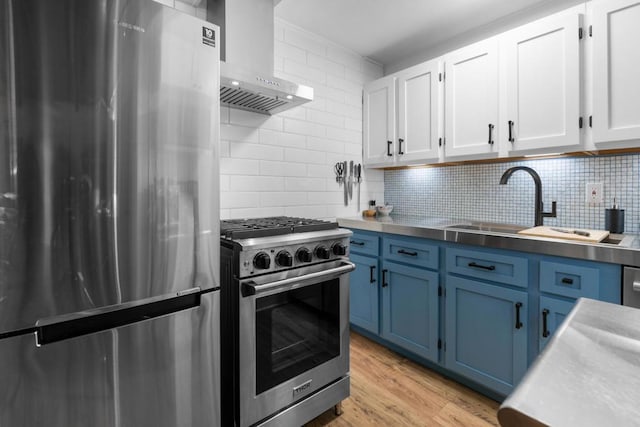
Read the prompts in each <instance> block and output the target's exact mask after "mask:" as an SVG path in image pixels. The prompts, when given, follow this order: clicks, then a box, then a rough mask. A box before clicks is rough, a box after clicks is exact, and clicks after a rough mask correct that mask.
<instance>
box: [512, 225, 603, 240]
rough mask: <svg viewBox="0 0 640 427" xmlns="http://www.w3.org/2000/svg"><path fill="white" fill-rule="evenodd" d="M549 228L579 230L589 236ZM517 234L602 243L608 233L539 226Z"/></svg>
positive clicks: (565, 228)
mask: <svg viewBox="0 0 640 427" xmlns="http://www.w3.org/2000/svg"><path fill="white" fill-rule="evenodd" d="M551 228H562V229H563V230H580V231H586V232H588V233H589V236H588V237H587V236H580V235H578V234H573V233H571V234H570V233H561V232H559V231H553V230H552V229H551ZM518 234H526V235H527V236H537V237H553V238H554V239H565V240H573V241H577V242H589V243H598V242H601V241H603V240H604V239H606V238H607V236H609V232H608V231H606V230H587V229H586V228H575V227H547V226H545V225H540V226H538V227H533V228H527V229H526V230H521V231H518Z"/></svg>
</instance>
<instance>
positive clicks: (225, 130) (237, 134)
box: [220, 124, 258, 142]
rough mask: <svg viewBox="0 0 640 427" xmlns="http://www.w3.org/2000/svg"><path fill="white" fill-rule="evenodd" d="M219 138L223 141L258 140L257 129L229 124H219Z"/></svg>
mask: <svg viewBox="0 0 640 427" xmlns="http://www.w3.org/2000/svg"><path fill="white" fill-rule="evenodd" d="M220 139H222V140H225V141H244V142H258V129H257V128H251V127H245V126H233V125H230V124H224V125H220Z"/></svg>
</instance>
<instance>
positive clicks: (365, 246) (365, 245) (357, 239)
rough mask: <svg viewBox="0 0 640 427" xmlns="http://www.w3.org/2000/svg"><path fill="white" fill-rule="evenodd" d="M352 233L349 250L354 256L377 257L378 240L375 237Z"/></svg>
mask: <svg viewBox="0 0 640 427" xmlns="http://www.w3.org/2000/svg"><path fill="white" fill-rule="evenodd" d="M352 231H353V236H351V241H350V246H349V250H350V251H351V252H353V253H356V254H362V255H371V256H376V257H377V256H378V247H379V243H378V242H379V240H380V238H379V237H378V236H376V235H372V234H365V233H358V232H357V231H354V230H352Z"/></svg>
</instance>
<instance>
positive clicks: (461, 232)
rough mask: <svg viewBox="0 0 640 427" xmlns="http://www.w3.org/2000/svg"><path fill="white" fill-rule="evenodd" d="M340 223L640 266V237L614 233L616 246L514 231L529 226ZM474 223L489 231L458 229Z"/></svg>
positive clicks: (440, 221)
mask: <svg viewBox="0 0 640 427" xmlns="http://www.w3.org/2000/svg"><path fill="white" fill-rule="evenodd" d="M337 221H338V224H339V225H340V226H341V227H347V228H352V229H358V230H367V231H377V232H381V233H391V234H400V235H403V236H412V237H421V238H426V239H434V240H441V241H444V242H454V243H462V244H467V245H476V246H486V247H491V248H496V249H510V250H515V251H522V252H531V253H537V254H544V255H554V256H563V257H569V258H577V259H584V260H590V261H599V262H608V263H612V264H621V265H630V266H635V267H640V238H639V236H637V235H627V234H624V235H615V234H614V235H612V238H616V239H620V240H621V242H620V243H619V244H617V245H616V244H609V243H585V242H579V241H571V240H564V239H553V238H543V237H532V236H524V235H520V234H517V233H516V232H515V231H513V230H515V229H518V228H519V229H525V228H527V227H518V226H513V230H511V227H510V226H506V225H505V226H502V225H499V224H490V223H474V222H472V221H467V220H458V219H450V218H437V217H413V216H398V215H391V216H386V217H374V218H364V217H349V218H338V219H337ZM471 224H481V225H485V227H483V228H485V229H484V230H468V229H464V228H456V227H457V226H458V227H460V226H461V227H465V226H468V225H471ZM501 227H504V230H506V231H507V232H501V231H500V229H501ZM509 230H511V232H509Z"/></svg>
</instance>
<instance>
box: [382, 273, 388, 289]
mask: <svg viewBox="0 0 640 427" xmlns="http://www.w3.org/2000/svg"><path fill="white" fill-rule="evenodd" d="M387 286H389V284H388V283H387V270H386V269H385V270H382V287H383V288H386V287H387Z"/></svg>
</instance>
